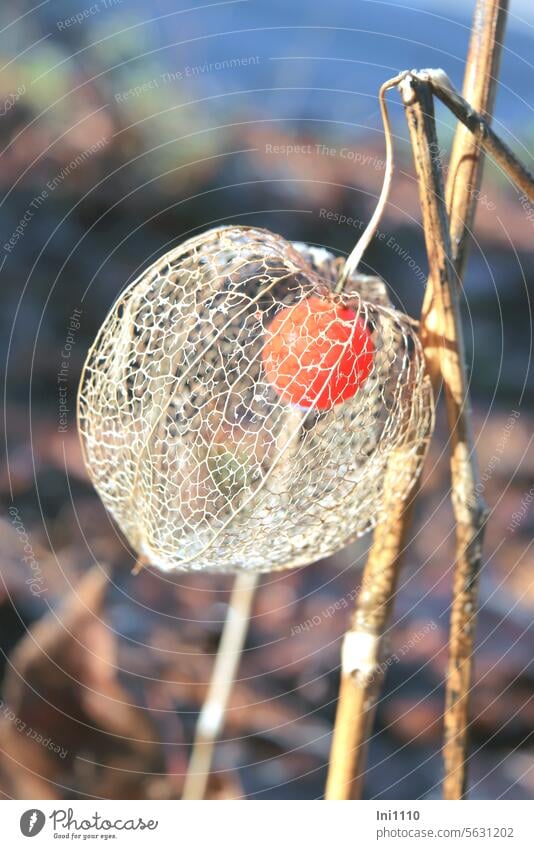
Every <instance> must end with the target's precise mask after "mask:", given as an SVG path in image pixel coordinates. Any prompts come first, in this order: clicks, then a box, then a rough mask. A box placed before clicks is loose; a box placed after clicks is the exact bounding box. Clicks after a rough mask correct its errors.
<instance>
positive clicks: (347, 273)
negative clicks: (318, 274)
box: [335, 71, 407, 292]
mask: <svg viewBox="0 0 534 849" xmlns="http://www.w3.org/2000/svg"><path fill="white" fill-rule="evenodd" d="M406 73H407V72H406V71H403V73H402V74H397V76H396V77H393V78H392V79H390V80H387V81H386V82H385V83H383V85H382V86H381V87H380V91H379V93H378V100H379V103H380V112H381V113H382V123H383V125H384V135H385V141H386V170H385V173H384V182H383V183H382V191H381V192H380V197H379V198H378V203H377V205H376V208H375V211H374V212H373V214H372V216H371V220H370V221H369V223H368V225H367V227H366V228H365V230H364V231H363V233H362V235H361V237H360V238H359V239H358V241H357V243H356V245H355V247H354V248H353V250H352V252H351V253H350V254H349V256H348V257H347V260H346V262H345V264H344V266H343V268H342V270H341V274H340V275H339V279H338V281H337V284H336V287H335V291H336V292H342V291H343V289H344V287H345V284H346V282H347V280H349V279H350V278H351V277H352V275H353V274H355V272H356V271H357V270H358V266H359V264H360V261H361V258H362V256H363V255H364V253H365V251H366V250H367V248H368V246H369V245H370V243H371V241H372V239H373V237H374V235H375V233H376V228H377V227H378V225H379V223H380V219H381V218H382V214H383V212H384V208H385V206H386V203H387V201H388V196H389V190H390V187H391V178H392V177H393V142H392V138H391V124H390V121H389V114H388V108H387V104H386V92H387V91H388V90H389V89H390V88H395V87H396V86H397V85H398V84H399V83H400V82H401V80H403V79H404V77H405V76H406Z"/></svg>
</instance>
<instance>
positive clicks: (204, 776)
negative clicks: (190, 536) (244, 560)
mask: <svg viewBox="0 0 534 849" xmlns="http://www.w3.org/2000/svg"><path fill="white" fill-rule="evenodd" d="M258 580H259V575H258V574H257V573H253V572H241V573H239V574H238V575H237V576H236V578H235V579H234V585H233V588H232V594H231V596H230V603H229V607H228V613H227V617H226V620H225V623H224V628H223V632H222V635H221V639H220V643H219V647H218V650H217V655H216V657H215V665H214V668H213V673H212V677H211V681H210V685H209V689H208V695H207V697H206V700H205V702H204V704H203V706H202V710H201V711H200V715H199V718H198V722H197V727H196V733H195V740H194V743H193V751H192V755H191V759H190V761H189V765H188V768H187V774H186V778H185V783H184V789H183V793H182V799H203V798H204V796H205V793H206V786H207V783H208V778H209V774H210V771H211V764H212V760H213V751H214V747H215V742H216V740H217V738H218V736H219V734H220V732H221V729H222V725H223V721H224V714H225V712H226V707H227V704H228V699H229V697H230V692H231V689H232V684H233V682H234V679H235V675H236V671H237V666H238V664H239V659H240V657H241V653H242V651H243V646H244V643H245V638H246V635H247V629H248V623H249V619H250V611H251V608H252V603H253V600H254V591H255V589H256V587H257V584H258Z"/></svg>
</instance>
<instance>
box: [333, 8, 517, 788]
mask: <svg viewBox="0 0 534 849" xmlns="http://www.w3.org/2000/svg"><path fill="white" fill-rule="evenodd" d="M506 5H507V4H506V2H504V3H501V4H500V5H499V3H498V2H497V0H487V2H486V0H478V2H477V7H476V9H475V15H474V23H473V30H472V37H471V41H470V48H469V55H468V60H467V67H466V75H465V83H464V95H465V96H466V98H467V99H469V101H471V100H472V102H473V105H474V107H475V109H476V110H479V111H480V112H481V113H482V116H481V115H476V117H474V116H475V109H471V108H470V107H469V104H468V103H466V102H465V100H464V101H463V102H462V98H459V97H458V96H457V93H454V94H453V96H452V99H453V100H455V101H456V110H457V111H458V110H459V113H461V114H458V115H457V117H459V118H461V120H462V121H463V122H464V124H466V127H467V129H464V127H463V126H462V127H459V128H458V131H457V134H456V137H455V143H454V147H453V152H452V156H451V167H450V170H449V176H448V180H447V196H448V201H449V211H450V214H451V222H450V234H451V239H452V248H451V251H452V255H453V258H454V263H455V270H456V276H457V280H458V282H460V281H461V277H462V274H463V268H464V264H465V257H466V246H467V237H466V233H467V232H469V230H470V227H471V225H472V222H473V218H474V210H475V207H476V199H477V192H476V188H477V187H478V185H479V182H480V175H481V155H480V154H481V151H480V145H479V144H478V143H477V138H473V136H472V130H473V129H474V128H476V125H477V121H478V124H479V126H480V123H481V120H482V117H483V118H484V119H485V118H486V117H489V116H490V114H491V109H492V106H493V100H494V95H495V84H496V77H497V71H498V63H499V53H500V46H501V42H502V34H503V31H504V23H505V18H506ZM447 82H448V81H447ZM435 93H436V94H441V95H444V94H445V96H442V99H443V100H444V101H445V102H446V101H447V99H449V100H451V88H450V85H448V86H447V87H446V91H445V92H444V90H443V88H441V90H440V86H439V85H436V86H435ZM454 95H456V96H455V97H454ZM455 114H456V113H455ZM483 123H484V127H485V130H484V132H483V133H482V135H483V136H484V137H486V136H487V137H489V138H491V140H492V142H491V144H489V145H486V149H487V150H489V152H490V153H493V154H494V156H495V153H496V151H497V154H498V155H497V157H496V158H497V159H498V161H499V164H501V166H502V167H503V168H504V170H505V171H506V172H507V173H508V174H509V176H511V178H512V179H513V180H514V182H516V184H518V185H520V186H521V188H522V189H523V191H525V193H526V194H527V196H529V197H530V196H531V192H532V182H531V179H530V175H529V174H528V172H527V171H526V169H525V168H523V166H522V165H521V163H519V162H518V161H517V160H516V159H515V157H514V156H513V154H511V152H510V151H508V150H507V148H506V146H505V145H504V144H503V143H501V141H500V140H499V139H498V137H497V136H496V135H495V134H493V133H491V131H490V132H488V129H489V128H488V127H487V122H486V121H484V122H483ZM436 149H437V147H435V148H434V150H436ZM431 297H432V289H431V287H429V289H428V290H427V299H428V300H427V302H426V308H425V309H424V310H423V316H422V324H424V322H425V320H426V318H430V317H431V313H430V311H429V309H428V308H427V307H428V302H429V299H431ZM427 340H428V337H427ZM437 377H438V375H437V374H436V375H435V378H436V379H437ZM417 491H418V485H416V486H415V488H414V490H413V491H412V496H411V501H412V502H413V500H414V499H415V498H416V495H417ZM410 512H411V511H409V510H400V511H399V510H397V511H395V510H394V511H393V512H392V513H391V514H390V516H389V520H390V521H388V522H387V523H385V524H384V525H383V526H379V527H377V529H376V530H375V536H374V541H373V546H372V549H371V552H370V555H369V559H368V564H367V566H366V570H365V575H366V576H367V575H368V576H369V579H370V583H369V584H367V582H365V583H366V585H367V586H368V587H369V591H368V596H370V598H369V597H367V598H365V599H364V598H363V597H362V598H360V599H358V602H357V611H356V616H355V622H356V621H357V620H358V619H359V620H361V614H362V613H363V612H364V611H369V610H370V609H372V608H373V607H374V611H375V613H374V614H373V615H372V616H369V613H367V621H368V622H373V621H374V624H375V626H377V627H378V629H379V630H378V635H380V634H381V633H383V632H384V630H385V627H386V625H387V621H388V616H389V612H390V610H391V607H392V599H393V594H394V592H395V587H396V584H397V572H398V569H399V566H400V560H401V555H402V549H403V546H404V540H405V538H406V531H407V528H408V527H409V523H410ZM385 540H387V542H388V544H387V545H384V541H385ZM461 562H463V561H461ZM373 576H376V577H379V578H380V580H379V581H375V578H374V577H373ZM364 581H365V578H364ZM373 582H375V583H374V586H375V588H376V589H375V590H374V591H373V589H372V587H373ZM455 586H456V592H455V600H456V608H459V609H460V610H462V611H463V616H464V618H465V611H466V609H467V610H469V609H470V608H469V602H467V607H466V606H465V605H463V604H462V598H463V597H462V593H461V590H462V586H461V577H460V570H458V573H457V580H456V581H455ZM465 588H466V585H465V584H464V585H463V589H465ZM362 595H363V594H362ZM384 596H385V597H386V598H387V599H388V601H387V603H384V601H383V599H384ZM373 597H374V602H373ZM453 609H454V605H453ZM377 614H379V615H378V616H377ZM454 621H455V623H456V634H457V635H458V636H459V635H460V634H462V635H463V636H464V638H465V633H464V627H463V624H462V622H463V621H464V620H462V614H460V615H459V616H458V615H457V616H456V617H454ZM462 648H463V650H464V651H465V649H466V648H467V645H466V642H465V639H463V640H460V641H459V642H458V646H457V650H456V651H455V650H454V648H453V650H452V652H451V665H452V664H454V663H455V658H456V657H457V656H459V654H460V651H461V650H462ZM378 649H379V646H378V645H377V659H379V658H380V652H379V651H378ZM378 668H379V669H383V668H384V666H383V665H380V664H379V666H378ZM381 677H382V676H381V674H378V675H374V676H371V679H368V678H367V679H366V678H365V677H362V676H361V675H360V676H359V677H358V676H356V677H353V678H352V679H351V678H350V677H346V676H343V675H342V682H341V690H340V697H339V703H338V714H337V717H336V724H335V729H334V740H333V747H332V757H331V762H330V770H329V777H328V783H327V791H326V797H327V798H336V799H347V798H351V797H352V798H358V796H359V793H360V790H361V785H362V779H363V774H364V769H365V749H366V740H367V738H368V736H369V734H370V731H371V728H372V722H373V718H374V712H375V707H376V697H377V694H378V692H379V689H380V681H381ZM449 689H450V690H452V687H451V688H449ZM449 698H451V697H449ZM452 698H454V696H452ZM451 700H452V699H451ZM463 710H464V708H463V707H462V705H461V704H459V705H457V706H456V709H454V708H453V710H452V712H451V713H449V714H448V715H449V716H450V717H451V723H455V724H456V725H457V726H459V727H461V726H462V718H465V715H463ZM454 736H455V735H454V734H453V735H452V739H454ZM452 745H454V744H453V743H451V746H452ZM461 747H462V744H461V743H460V742H459V743H458V746H457V748H460V749H461ZM464 749H465V741H464ZM464 759H465V754H464ZM457 783H458V780H457ZM449 793H450V794H451V795H450V797H451V798H456V797H457V791H455V790H454V789H453V790H450V789H449V790H447V788H445V795H446V796H448V794H449Z"/></svg>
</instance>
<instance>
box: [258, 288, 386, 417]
mask: <svg viewBox="0 0 534 849" xmlns="http://www.w3.org/2000/svg"><path fill="white" fill-rule="evenodd" d="M374 350H375V348H374V345H373V340H372V339H371V334H370V332H369V331H368V330H367V328H366V326H365V322H364V321H362V319H361V318H358V316H357V314H356V313H355V312H354V310H351V309H348V308H346V307H342V306H340V305H338V304H335V303H333V302H332V301H329V300H327V299H325V298H319V297H317V296H316V295H312V296H311V297H309V298H306V299H304V300H302V301H299V302H298V303H297V304H295V305H294V306H292V307H285V308H284V309H282V310H280V312H279V313H277V314H276V315H275V317H274V318H273V320H272V321H271V323H270V325H269V327H268V328H267V333H266V340H265V344H264V346H263V350H262V360H263V368H264V370H265V376H266V378H267V380H268V381H269V383H270V384H271V385H272V386H273V387H274V389H275V391H276V392H277V393H278V395H280V397H281V398H282V400H284V401H288V402H290V403H291V404H298V405H299V406H300V407H314V408H316V409H319V410H328V409H330V408H331V407H333V406H335V404H340V403H341V402H342V401H346V400H347V399H348V398H352V396H353V395H355V394H356V392H357V390H358V388H359V387H360V386H361V385H362V384H363V383H364V382H365V381H366V379H367V377H368V376H369V373H370V371H371V368H372V366H373V354H374Z"/></svg>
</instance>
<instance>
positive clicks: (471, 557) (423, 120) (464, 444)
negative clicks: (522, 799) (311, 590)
mask: <svg viewBox="0 0 534 849" xmlns="http://www.w3.org/2000/svg"><path fill="white" fill-rule="evenodd" d="M400 88H401V93H402V97H403V101H404V105H405V111H406V118H407V121H408V127H409V130H410V137H411V142H412V150H413V155H414V161H415V167H416V171H417V175H418V178H419V188H420V198H421V208H422V216H423V225H424V232H425V242H426V249H427V253H428V258H429V266H430V269H431V274H430V277H429V281H428V285H429V289H430V293H431V294H430V296H429V298H428V299H427V302H426V305H427V311H426V313H425V319H424V322H423V326H422V333H423V338H424V343H425V353H426V355H427V358H428V366H429V370H430V372H431V374H433V375H441V377H442V379H443V386H444V391H445V402H446V408H447V419H448V424H449V431H450V445H451V479H452V492H451V496H452V504H453V510H454V516H455V519H456V565H455V579H454V584H455V587H454V597H455V600H454V609H455V612H456V615H457V616H458V614H459V615H460V620H461V621H460V620H459V621H458V622H456V623H454V624H453V627H452V632H453V634H454V635H455V636H456V637H457V638H458V639H459V643H458V644H457V645H455V647H454V657H455V658H457V659H458V660H459V659H460V658H461V659H463V660H465V664H464V665H463V666H461V667H460V668H457V669H456V670H455V676H457V677H456V683H455V688H454V689H455V691H457V693H458V696H459V697H460V696H461V698H462V706H461V714H462V717H461V719H460V716H459V715H458V713H456V708H455V715H456V721H455V727H456V725H457V724H458V723H459V724H461V725H462V736H461V738H459V737H456V739H454V740H453V741H451V742H453V743H454V755H455V757H454V761H455V763H454V769H455V771H456V770H457V769H458V768H459V770H460V772H462V773H463V763H464V761H465V743H466V739H465V734H466V727H467V723H466V716H467V704H468V695H469V692H468V691H469V683H470V668H471V662H470V658H471V653H472V644H473V629H474V619H475V615H474V614H475V609H474V606H473V605H476V591H475V585H476V582H477V576H478V572H479V570H480V563H481V556H482V538H483V531H484V524H485V521H486V517H487V508H486V506H485V504H484V502H483V500H482V498H481V496H480V495H479V490H480V487H479V486H478V484H479V475H478V467H477V462H476V456H475V448H474V438H473V432H472V422H471V411H470V407H469V401H468V395H467V385H468V381H467V377H466V369H465V362H464V343H463V332H462V325H461V316H460V302H459V292H458V287H457V285H456V279H455V274H454V267H453V263H452V253H451V246H450V238H449V229H448V218H447V213H446V207H445V197H444V188H443V182H442V177H441V169H440V165H439V160H438V159H437V158H436V157H435V156H433V154H432V150H435V149H436V145H437V136H436V130H435V120H434V104H433V100H432V91H431V87H430V84H429V83H428V82H425V81H423V80H421V79H417V78H415V77H407V79H406V80H405V81H404V82H403V83H402V84H401V86H400ZM459 581H463V587H462V588H460V586H459V585H458V582H459ZM459 606H461V610H459ZM449 692H451V690H450V689H449ZM458 730H459V729H458ZM449 745H450V743H449ZM452 766H453V765H452V764H449V763H448V764H447V768H448V771H449V772H450V770H451V768H452ZM456 777H457V776H456ZM462 783H463V782H462Z"/></svg>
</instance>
